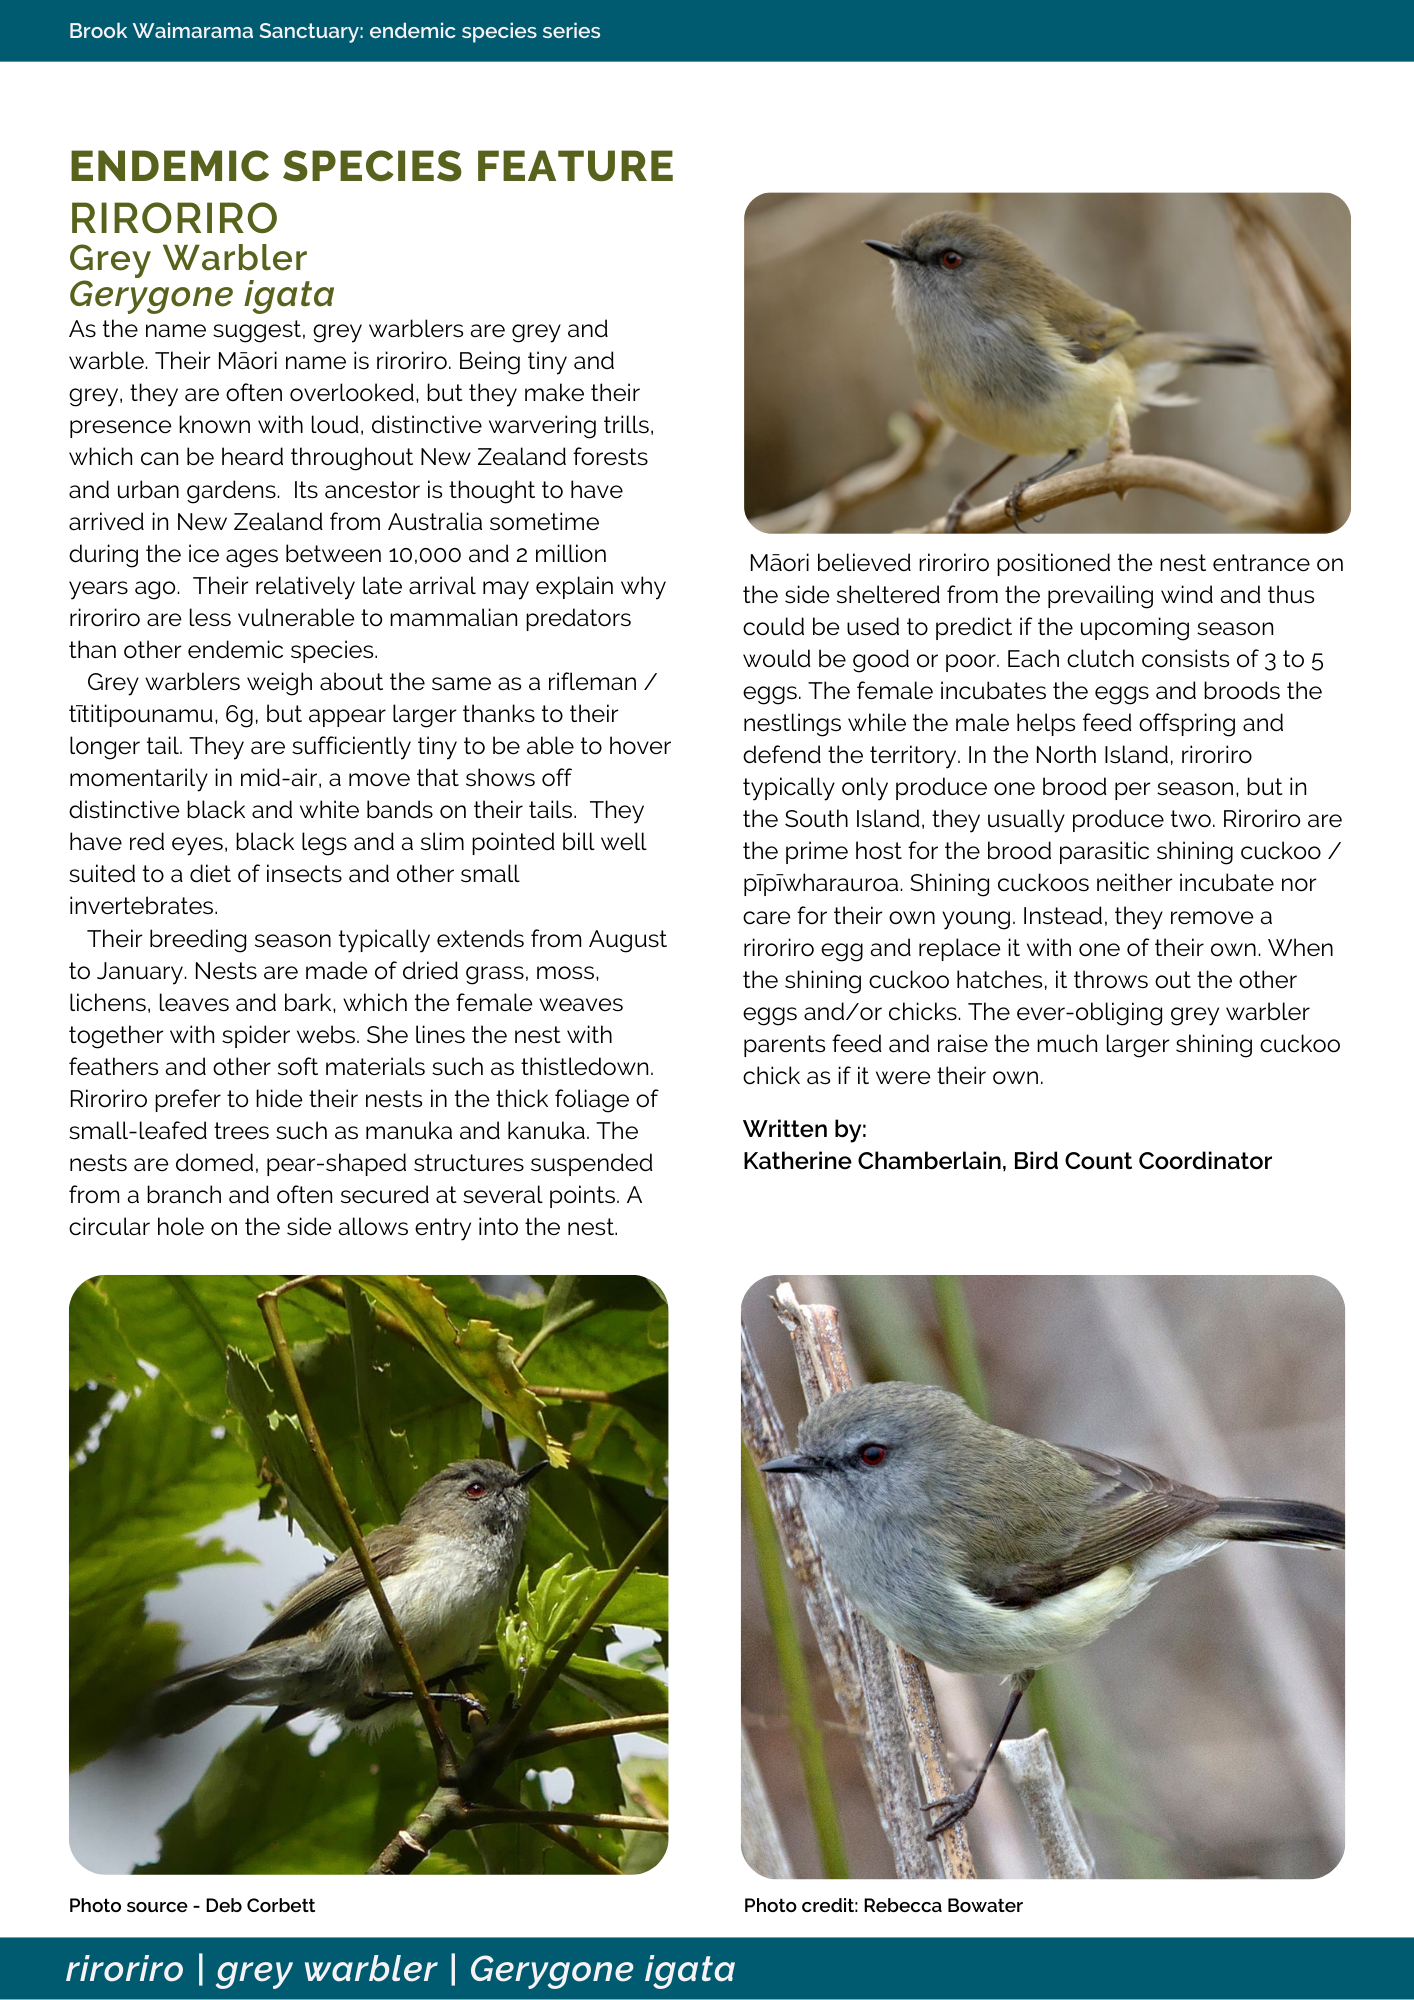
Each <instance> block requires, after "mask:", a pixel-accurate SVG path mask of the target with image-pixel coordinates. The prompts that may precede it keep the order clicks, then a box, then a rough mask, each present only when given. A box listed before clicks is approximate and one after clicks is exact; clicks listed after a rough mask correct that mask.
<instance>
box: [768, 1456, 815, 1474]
mask: <svg viewBox="0 0 1414 2000" xmlns="http://www.w3.org/2000/svg"><path fill="white" fill-rule="evenodd" d="M761 1470H762V1471H763V1472H809V1471H811V1470H812V1467H811V1464H810V1460H809V1459H808V1458H800V1457H796V1458H772V1459H768V1460H767V1462H766V1464H765V1465H763V1466H762V1467H761Z"/></svg>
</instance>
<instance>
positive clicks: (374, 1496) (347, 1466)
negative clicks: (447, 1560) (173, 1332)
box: [229, 1326, 553, 1549]
mask: <svg viewBox="0 0 1414 2000" xmlns="http://www.w3.org/2000/svg"><path fill="white" fill-rule="evenodd" d="M371 1360H372V1367H373V1369H374V1371H375V1373H376V1375H377V1378H378V1390H379V1400H380V1403H381V1409H382V1415H381V1421H382V1422H384V1423H386V1424H387V1426H388V1430H387V1433H386V1436H384V1437H382V1438H380V1440H379V1457H380V1461H381V1463H382V1466H383V1470H384V1473H385V1475H386V1482H387V1488H388V1491H389V1493H390V1495H391V1498H392V1500H393V1503H394V1506H395V1508H396V1509H398V1510H399V1511H401V1509H402V1508H403V1507H405V1506H406V1505H407V1502H408V1500H409V1499H410V1498H411V1497H412V1495H413V1493H415V1492H416V1490H417V1488H418V1487H419V1486H421V1485H422V1483H423V1482H424V1480H427V1479H430V1478H431V1477H432V1475H433V1474H434V1473H436V1472H440V1471H441V1470H442V1468H443V1466H445V1465H450V1464H452V1463H453V1462H454V1461H455V1460H457V1459H460V1458H477V1457H484V1456H485V1455H486V1439H485V1434H484V1433H483V1430H482V1422H481V1405H480V1403H479V1402H477V1401H476V1400H475V1399H474V1398H472V1397H470V1396H468V1395H467V1393H466V1391H465V1389H463V1388H462V1387H461V1386H460V1384H458V1383H457V1382H455V1381H453V1380H452V1378H451V1377H450V1376H449V1375H448V1374H447V1373H446V1372H445V1371H444V1370H443V1369H442V1368H441V1367H440V1366H439V1365H438V1363H437V1362H436V1361H435V1360H433V1358H432V1357H431V1355H429V1354H427V1353H425V1352H424V1350H423V1349H422V1348H420V1347H417V1346H414V1345H413V1344H412V1343H411V1342H410V1341H406V1340H403V1339H400V1338H399V1337H398V1336H397V1335H396V1334H392V1333H389V1332H387V1331H386V1330H385V1329H384V1328H381V1327H377V1326H375V1327H374V1329H373V1334H372V1356H371ZM294 1361H295V1367H296V1369H297V1371H298V1373H299V1377H300V1382H301V1384H302V1386H303V1388H304V1392H305V1395H306V1397H307V1398H308V1401H309V1405H310V1408H311V1410H312V1411H313V1414H314V1420H315V1422H316V1424H317V1425H318V1426H319V1435H320V1437H321V1438H322V1439H323V1441H324V1448H325V1450H326V1451H327V1452H328V1453H329V1457H330V1459H331V1460H332V1462H333V1466H334V1470H335V1472H336V1473H337V1474H338V1476H339V1483H340V1485H341V1486H342V1487H343V1489H344V1493H345V1495H346V1496H347V1498H348V1502H349V1505H350V1506H351V1507H352V1508H353V1510H354V1513H355V1515H356V1516H357V1518H358V1521H359V1523H360V1525H362V1526H370V1525H372V1524H374V1523H376V1522H379V1521H382V1520H385V1519H386V1518H387V1513H388V1509H387V1507H386V1505H385V1504H384V1500H383V1497H382V1492H381V1490H380V1487H379V1485H378V1483H377V1481H376V1480H375V1478H374V1474H373V1468H372V1467H371V1466H370V1464H369V1463H368V1455H367V1452H366V1450H365V1447H364V1441H363V1431H362V1426H361V1424H360V1422H359V1408H358V1385H357V1373H356V1369H355V1363H354V1351H353V1343H352V1341H351V1340H350V1339H348V1338H347V1337H346V1336H338V1337H332V1336H331V1337H328V1338H325V1339H320V1340H311V1341H306V1342H303V1343H302V1344H301V1345H300V1346H298V1347H296V1348H295V1349H294ZM229 1393H230V1397H231V1402H232V1405H233V1406H234V1407H235V1408H236V1409H237V1410H238V1411H239V1412H240V1415H241V1418H242V1420H243V1422H244V1424H245V1427H246V1430H247V1433H248V1436H249V1440H250V1444H251V1448H252V1450H253V1453H254V1457H255V1463H256V1466H257V1468H263V1470H261V1471H260V1473H259V1476H260V1477H261V1479H262V1480H268V1479H269V1478H271V1477H272V1476H273V1477H274V1478H275V1479H276V1480H277V1481H278V1482H279V1485H280V1487H281V1489H282V1490H283V1492H284V1494H285V1495H286V1497H287V1498H288V1500H289V1503H290V1506H291V1509H292V1511H293V1512H294V1514H295V1517H296V1519H298V1520H299V1522H300V1524H301V1526H302V1527H304V1528H305V1529H306V1532H308V1533H310V1534H311V1535H312V1536H313V1537H314V1539H315V1540H317V1541H319V1542H321V1543H322V1544H324V1545H325V1546H326V1547H329V1548H336V1549H338V1548H342V1547H343V1545H344V1534H343V1528H342V1525H341V1524H340V1521H339V1517H338V1515H337V1513H336V1511H335V1509H334V1504H333V1502H332V1500H331V1499H330V1498H329V1493H328V1489H327V1487H326V1486H325V1484H324V1480H323V1476H322V1474H321V1473H320V1471H319V1468H318V1466H317V1465H316V1464H315V1461H314V1457H313V1454H312V1453H311V1452H310V1450H309V1447H308V1445H307V1444H306V1443H305V1440H304V1434H303V1432H302V1431H301V1430H300V1428H299V1423H298V1419H297V1418H296V1415H295V1408H294V1403H293V1400H292V1398H291V1396H290V1393H289V1390H288V1388H287V1387H286V1385H285V1379H284V1376H283V1374H282V1373H281V1372H280V1370H279V1368H278V1366H277V1364H276V1363H275V1361H274V1360H273V1359H270V1360H267V1361H265V1362H264V1363H262V1364H261V1366H259V1367H257V1366H256V1365H255V1364H254V1363H253V1362H250V1361H248V1360H246V1359H244V1357H242V1356H240V1355H233V1356H232V1358H231V1362H230V1375H229ZM272 1418H273V1420H274V1421H273V1423H272ZM551 1476H552V1477H553V1475H551Z"/></svg>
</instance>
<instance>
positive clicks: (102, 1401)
mask: <svg viewBox="0 0 1414 2000" xmlns="http://www.w3.org/2000/svg"><path fill="white" fill-rule="evenodd" d="M112 1400H113V1391H112V1390H111V1389H110V1388H109V1387H108V1385H107V1383H106V1382H103V1383H97V1382H85V1383H84V1385H83V1387H82V1388H80V1389H70V1391H69V1457H70V1458H72V1457H73V1455H74V1453H75V1452H76V1451H79V1450H81V1449H82V1448H83V1446H84V1444H85V1443H86V1442H87V1440H88V1436H89V1433H90V1432H91V1431H92V1429H93V1427H94V1425H95V1424H96V1423H97V1422H98V1420H99V1418H100V1417H101V1416H102V1415H103V1413H104V1411H105V1410H106V1409H107V1408H108V1405H109V1404H110V1403H111V1402H112Z"/></svg>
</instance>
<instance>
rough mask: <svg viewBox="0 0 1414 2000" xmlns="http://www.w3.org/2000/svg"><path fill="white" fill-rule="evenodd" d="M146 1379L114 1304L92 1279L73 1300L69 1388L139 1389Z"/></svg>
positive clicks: (70, 1306)
mask: <svg viewBox="0 0 1414 2000" xmlns="http://www.w3.org/2000/svg"><path fill="white" fill-rule="evenodd" d="M146 1380H147V1377H146V1376H145V1375H144V1374H143V1372H142V1370H141V1368H139V1367H138V1364H137V1356H136V1355H135V1354H134V1353H133V1351H132V1349H131V1348H130V1347H129V1346H128V1344H127V1342H126V1341H125V1340H124V1339H123V1330H122V1328H121V1326H120V1325H119V1324H118V1315H117V1313H116V1312H115V1311H114V1310H113V1306H112V1304H111V1302H110V1301H109V1300H108V1299H107V1298H106V1297H105V1296H104V1294H103V1293H102V1292H101V1291H100V1290H99V1287H98V1284H97V1282H96V1281H95V1280H94V1279H91V1278H90V1279H89V1280H88V1281H87V1282H86V1283H85V1284H82V1285H80V1286H79V1287H78V1289H77V1291H76V1292H75V1293H74V1295H73V1297H72V1298H71V1299H70V1300H69V1387H70V1388H71V1389H81V1388H82V1387H83V1386H84V1384H85V1383H86V1382H96V1383H103V1384H106V1385H107V1387H108V1388H110V1389H136V1388H137V1387H138V1386H139V1385H140V1384H141V1383H143V1382H145V1381H146Z"/></svg>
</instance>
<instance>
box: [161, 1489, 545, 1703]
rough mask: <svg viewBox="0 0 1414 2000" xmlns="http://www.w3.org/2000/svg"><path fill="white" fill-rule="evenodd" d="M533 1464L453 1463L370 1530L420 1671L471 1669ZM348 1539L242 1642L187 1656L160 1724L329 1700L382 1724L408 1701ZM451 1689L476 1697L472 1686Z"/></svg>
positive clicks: (508, 1562) (506, 1577) (486, 1632)
mask: <svg viewBox="0 0 1414 2000" xmlns="http://www.w3.org/2000/svg"><path fill="white" fill-rule="evenodd" d="M548 1463H549V1460H548V1459H543V1458H542V1459H537V1460H536V1462H535V1464H534V1465H531V1466H528V1467H527V1468H526V1470H525V1471H524V1472H517V1471H516V1470H515V1469H514V1467H513V1466H509V1465H502V1464H500V1463H499V1462H498V1461H497V1460H495V1459H488V1458H469V1459H463V1460H461V1461H459V1462H458V1463H457V1464H455V1465H449V1466H446V1467H445V1468H444V1469H443V1470H442V1471H441V1472H439V1473H437V1474H435V1475H434V1476H433V1478H431V1479H429V1480H428V1481H427V1482H426V1484H425V1485H423V1486H420V1487H419V1488H418V1489H417V1491H416V1493H414V1494H413V1496H412V1498H411V1499H410V1500H409V1501H408V1503H407V1505H406V1507H404V1509H403V1512H402V1518H401V1519H400V1520H399V1521H398V1522H397V1523H396V1525H394V1526H390V1527H383V1528H374V1529H372V1530H371V1532H370V1533H369V1534H367V1535H365V1537H364V1541H365V1542H366V1544H367V1546H368V1553H369V1555H370V1556H371V1557H372V1558H373V1567H374V1569H375V1570H376V1571H377V1573H378V1578H379V1581H380V1582H381V1583H382V1584H383V1587H384V1589H385V1591H386V1593H387V1598H388V1602H389V1604H390V1605H391V1606H392V1609H393V1613H394V1615H395V1616H396V1618H397V1620H398V1623H399V1624H400V1625H401V1626H402V1628H403V1631H404V1633H405V1634H406V1637H407V1641H408V1644H409V1645H410V1646H411V1648H412V1651H413V1657H414V1658H415V1659H416V1661H417V1664H418V1666H419V1667H420V1668H421V1670H422V1677H423V1679H424V1680H425V1681H435V1680H439V1679H442V1678H444V1677H446V1676H448V1675H450V1674H451V1673H453V1672H454V1671H456V1670H457V1669H459V1668H468V1669H469V1668H470V1666H471V1665H472V1664H474V1662H475V1660H476V1654H477V1648H478V1647H479V1646H480V1645H481V1644H482V1642H483V1641H484V1640H485V1639H487V1638H489V1637H490V1636H491V1634H492V1632H493V1631H494V1630H495V1626H496V1616H497V1613H498V1612H499V1611H500V1609H501V1607H502V1605H503V1604H504V1603H505V1601H506V1596H507V1593H508V1592H509V1590H510V1586H511V1579H512V1578H513V1576H514V1575H515V1571H516V1566H517V1564H518V1563H519V1561H520V1552H521V1544H522V1543H523V1542H524V1540H525V1529H526V1523H527V1522H528V1520H529V1518H530V1495H529V1493H528V1492H527V1490H526V1489H527V1487H528V1485H529V1482H530V1481H531V1480H532V1479H534V1477H535V1475H536V1474H537V1473H538V1472H542V1471H543V1470H544V1468H545V1466H546V1465H547V1464H548ZM412 1698H413V1697H412V1694H411V1691H410V1690H409V1689H408V1687H407V1684H406V1681H405V1680H404V1678H403V1672H402V1668H401V1666H400V1665H399V1662H398V1657H397V1655H396V1653H395V1652H394V1651H393V1648H392V1645H391V1643H390V1641H389V1639H388V1635H387V1633H386V1631H385V1630H384V1628H383V1621H382V1619H381V1618H380V1617H379V1615H378V1608H377V1606H376V1605H375V1604H374V1602H373V1599H372V1598H371V1597H370V1595H369V1593H368V1586H367V1584H366V1583H365V1582H364V1580H363V1572H362V1570H361V1569H360V1568H359V1566H358V1563H357V1560H356V1559H355V1557H354V1553H353V1550H352V1549H345V1550H344V1552H343V1553H342V1555H340V1556H337V1557H336V1558H335V1560H334V1561H333V1562H331V1563H330V1564H329V1566H328V1568H327V1569H325V1570H323V1571H322V1572H321V1573H320V1575H318V1576H316V1577H312V1578H311V1579H310V1581H309V1582H308V1583H305V1584H301V1585H300V1587H299V1589H298V1590H296V1591H294V1592H292V1594H291V1595H290V1596H289V1597H287V1598H286V1599H285V1601H284V1603H283V1604H282V1605H281V1606H280V1607H279V1609H278V1610H277V1611H276V1613H275V1615H274V1617H273V1618H272V1619H271V1620H270V1623H269V1624H268V1625H267V1626H266V1627H265V1629H264V1630H263V1631H261V1632H257V1633H256V1635H255V1638H254V1639H253V1640H252V1641H251V1643H250V1645H249V1647H248V1648H247V1650H246V1651H245V1652H244V1653H236V1654H233V1655H232V1656H231V1657H230V1658H229V1659H225V1660H212V1661H210V1662H209V1663H208V1664H207V1665H206V1666H201V1667H188V1668H187V1669H186V1671H185V1672H184V1673H180V1674H175V1675H173V1677H172V1678H171V1680H168V1681H164V1682H163V1684H162V1686H161V1687H159V1688H158V1689H156V1691H155V1692H154V1694H153V1696H152V1698H151V1703H150V1708H149V1716H148V1721H149V1726H150V1730H151V1732H152V1733H153V1734H155V1735H158V1736H179V1735H181V1734H182V1732H183V1731H185V1730H188V1729H195V1727H196V1726H197V1724H198V1723H200V1722H205V1721H206V1719H207V1717H208V1716H211V1715H215V1713H216V1712H217V1710H218V1709H222V1708H226V1707H229V1706H231V1705H232V1704H235V1703H239V1704H242V1705H244V1706H246V1707H254V1708H263V1707H266V1706H268V1705H269V1704H271V1703H273V1704H274V1705H275V1712H274V1714H273V1715H272V1716H270V1718H269V1720H268V1721H267V1722H266V1724H265V1727H266V1728H267V1729H275V1728H278V1727H279V1725H280V1724H281V1723H285V1722H290V1721H293V1719H294V1718H295V1717H296V1716H297V1715H304V1714H306V1713H307V1712H308V1711H309V1710H310V1709H321V1710H323V1711H324V1713H326V1714H328V1715H331V1716H337V1717H339V1718H340V1719H341V1720H343V1721H345V1722H351V1723H354V1724H356V1725H358V1726H359V1727H360V1728H361V1729H362V1731H363V1732H364V1733H365V1734H368V1735H372V1734H376V1733H377V1731H378V1730H379V1729H381V1728H383V1727H384V1726H386V1724H387V1723H388V1722H389V1721H391V1720H392V1719H393V1718H394V1717H395V1716H396V1715H397V1714H398V1713H399V1712H400V1707H401V1704H404V1703H407V1702H410V1701H411V1700H412ZM441 1698H442V1699H447V1700H453V1701H459V1702H461V1703H463V1704H464V1705H469V1706H472V1707H476V1708H479V1707H480V1704H479V1703H476V1702H472V1701H471V1699H470V1697H468V1696H464V1695H460V1694H457V1695H446V1696H443V1697H441Z"/></svg>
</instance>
